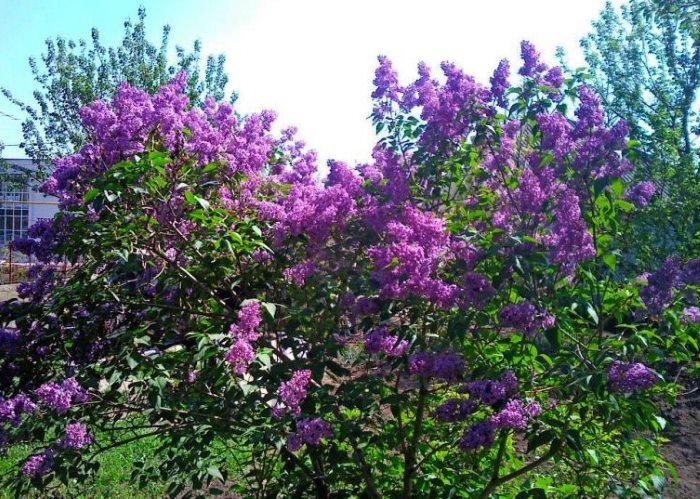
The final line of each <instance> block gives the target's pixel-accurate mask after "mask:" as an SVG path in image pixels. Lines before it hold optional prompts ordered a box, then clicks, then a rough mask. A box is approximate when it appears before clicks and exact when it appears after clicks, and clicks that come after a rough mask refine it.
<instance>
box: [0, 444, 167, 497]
mask: <svg viewBox="0 0 700 499" xmlns="http://www.w3.org/2000/svg"><path fill="white" fill-rule="evenodd" d="M156 447H157V444H156V441H155V439H154V438H151V439H149V438H145V439H142V440H136V441H134V442H131V443H129V444H126V445H124V446H122V447H118V448H115V449H110V450H109V451H106V452H104V453H103V454H101V455H99V456H98V457H97V461H99V462H100V470H99V471H98V473H97V475H96V476H95V477H94V478H93V479H92V480H90V481H89V482H88V483H82V484H77V483H76V484H75V485H72V486H70V487H62V488H61V489H59V490H58V491H57V493H56V494H55V495H52V496H51V497H70V498H76V499H88V498H90V499H92V498H110V499H142V498H154V497H163V492H164V490H165V488H166V484H165V483H151V484H148V485H147V486H146V488H144V489H140V488H139V487H138V485H137V484H135V483H131V481H130V478H131V471H132V469H133V463H134V461H143V462H145V463H148V462H149V461H150V462H154V460H155V449H156ZM28 453H29V447H27V446H23V445H16V446H13V447H11V448H10V449H8V452H7V455H6V456H5V457H4V458H2V459H0V476H2V475H4V474H6V473H8V472H10V473H12V472H13V471H14V470H16V466H17V463H18V462H22V461H23V460H24V459H25V458H26V457H27V455H28ZM12 497H13V494H12V491H11V490H0V499H10V498H12ZM32 497H35V498H39V497H46V496H45V495H42V494H40V493H36V494H34V495H33V496H32Z"/></svg>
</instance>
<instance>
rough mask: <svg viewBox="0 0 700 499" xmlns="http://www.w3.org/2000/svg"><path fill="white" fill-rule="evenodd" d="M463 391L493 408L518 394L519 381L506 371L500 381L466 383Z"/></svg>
mask: <svg viewBox="0 0 700 499" xmlns="http://www.w3.org/2000/svg"><path fill="white" fill-rule="evenodd" d="M462 391H463V392H465V393H468V394H469V395H470V396H471V397H473V398H476V399H478V400H480V401H481V402H482V403H483V404H485V405H488V406H493V405H496V404H498V403H499V402H502V401H504V400H506V399H508V398H510V397H512V396H513V395H515V394H516V393H517V391H518V379H517V378H516V377H515V374H513V372H512V371H505V372H504V373H503V374H502V375H501V378H500V380H498V381H495V380H490V379H484V380H477V381H470V382H468V383H465V385H464V386H463V387H462Z"/></svg>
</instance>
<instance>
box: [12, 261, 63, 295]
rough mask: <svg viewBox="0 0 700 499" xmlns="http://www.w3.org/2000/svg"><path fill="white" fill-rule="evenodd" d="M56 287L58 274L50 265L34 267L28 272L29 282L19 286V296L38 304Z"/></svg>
mask: <svg viewBox="0 0 700 499" xmlns="http://www.w3.org/2000/svg"><path fill="white" fill-rule="evenodd" d="M55 286H56V273H55V271H54V269H53V268H52V267H51V266H50V265H32V266H31V267H30V268H29V271H28V272H27V281H26V282H21V283H19V284H18V285H17V295H19V297H20V298H25V299H30V300H32V301H35V302H38V301H40V300H41V299H43V298H44V297H45V296H46V295H47V294H48V293H49V292H51V290H53V289H54V287H55Z"/></svg>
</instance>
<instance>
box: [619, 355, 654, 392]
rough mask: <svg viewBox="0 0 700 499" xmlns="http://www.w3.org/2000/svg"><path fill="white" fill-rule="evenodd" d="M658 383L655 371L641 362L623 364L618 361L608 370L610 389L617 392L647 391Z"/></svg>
mask: <svg viewBox="0 0 700 499" xmlns="http://www.w3.org/2000/svg"><path fill="white" fill-rule="evenodd" d="M657 381H658V377H657V376H656V374H654V371H652V370H651V369H649V368H648V367H647V366H645V365H644V364H642V363H641V362H621V361H619V360H616V361H615V362H613V363H612V365H611V366H610V368H608V382H609V383H610V388H611V389H612V390H613V391H616V392H633V391H635V390H646V389H647V388H651V387H652V386H654V385H655V384H656V382H657Z"/></svg>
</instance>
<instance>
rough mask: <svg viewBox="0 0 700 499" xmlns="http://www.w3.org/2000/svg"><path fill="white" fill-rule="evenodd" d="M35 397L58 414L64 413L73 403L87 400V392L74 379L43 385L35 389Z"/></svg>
mask: <svg viewBox="0 0 700 499" xmlns="http://www.w3.org/2000/svg"><path fill="white" fill-rule="evenodd" d="M36 395H37V397H38V398H39V400H41V401H42V402H43V403H44V404H46V405H47V406H48V407H50V408H51V409H53V410H55V411H56V412H58V413H59V414H63V413H65V412H66V411H67V410H68V409H70V407H71V405H73V404H74V403H76V402H77V403H82V402H85V401H86V400H87V399H88V394H87V392H86V391H85V390H84V389H83V388H82V387H81V386H80V385H79V384H78V382H77V381H76V380H75V378H68V379H66V380H64V381H62V382H61V383H55V382H53V381H51V382H49V383H45V384H43V385H41V386H40V387H39V388H37V390H36Z"/></svg>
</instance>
